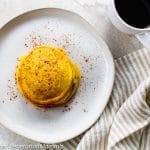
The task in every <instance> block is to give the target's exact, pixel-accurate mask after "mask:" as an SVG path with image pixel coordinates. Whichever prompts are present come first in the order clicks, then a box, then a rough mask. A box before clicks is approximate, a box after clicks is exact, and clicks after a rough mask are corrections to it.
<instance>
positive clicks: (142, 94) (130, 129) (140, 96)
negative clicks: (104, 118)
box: [108, 78, 150, 149]
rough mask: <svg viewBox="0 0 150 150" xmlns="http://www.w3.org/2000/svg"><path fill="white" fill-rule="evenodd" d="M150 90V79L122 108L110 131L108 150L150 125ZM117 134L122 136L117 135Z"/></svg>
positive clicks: (142, 84)
mask: <svg viewBox="0 0 150 150" xmlns="http://www.w3.org/2000/svg"><path fill="white" fill-rule="evenodd" d="M149 90H150V78H149V79H147V80H145V81H144V82H143V83H141V85H140V86H139V87H138V88H137V90H135V92H134V93H133V94H132V95H131V96H130V97H129V98H128V99H127V100H126V101H125V102H124V104H123V105H122V106H121V107H120V109H119V111H118V112H117V114H116V116H115V119H114V122H113V124H112V127H111V129H110V134H109V139H108V149H111V148H112V147H114V146H115V144H116V143H118V142H119V141H121V140H123V139H124V138H126V137H128V136H130V135H131V134H133V133H134V132H136V131H138V130H140V129H142V128H144V127H146V126H147V125H148V124H149V123H150V106H149V105H148V102H149V101H150V99H149V97H148V94H149ZM117 132H119V133H120V134H117V135H116V133H117Z"/></svg>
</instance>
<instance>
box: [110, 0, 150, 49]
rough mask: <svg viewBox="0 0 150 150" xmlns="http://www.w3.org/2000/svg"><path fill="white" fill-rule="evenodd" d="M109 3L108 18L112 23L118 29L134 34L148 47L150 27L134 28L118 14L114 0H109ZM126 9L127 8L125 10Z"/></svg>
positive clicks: (149, 44) (149, 46) (149, 45)
mask: <svg viewBox="0 0 150 150" xmlns="http://www.w3.org/2000/svg"><path fill="white" fill-rule="evenodd" d="M110 1H111V2H110V5H109V11H108V13H109V18H110V20H111V21H112V23H113V25H114V26H115V27H116V28H117V29H119V30H120V31H122V32H124V33H127V34H132V35H135V36H136V37H137V38H138V39H139V41H140V42H141V43H142V44H143V45H144V46H145V47H147V48H150V27H146V28H142V29H141V28H136V27H133V26H131V25H129V24H127V23H126V22H125V21H124V20H123V19H122V18H121V17H120V16H119V14H118V11H117V9H116V6H115V0H110ZM127 11H128V10H127Z"/></svg>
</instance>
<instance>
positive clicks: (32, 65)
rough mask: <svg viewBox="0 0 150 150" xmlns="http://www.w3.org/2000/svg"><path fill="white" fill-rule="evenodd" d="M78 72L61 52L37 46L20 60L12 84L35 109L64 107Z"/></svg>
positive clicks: (74, 86)
mask: <svg viewBox="0 0 150 150" xmlns="http://www.w3.org/2000/svg"><path fill="white" fill-rule="evenodd" d="M79 80H80V71H79V68H78V66H77V65H76V64H74V63H73V62H72V61H71V60H70V59H69V57H68V56H67V54H66V53H65V50H64V49H62V48H54V47H52V46H39V47H36V48H34V49H33V50H32V51H31V52H30V53H28V54H27V55H25V56H23V57H21V59H20V61H19V64H18V67H17V70H16V81H17V86H18V89H19V91H20V92H21V93H22V95H23V96H24V97H25V98H26V99H28V100H29V101H30V102H31V103H33V104H35V105H37V106H39V107H55V106H60V105H62V104H65V103H67V102H68V101H69V99H70V98H71V97H72V96H73V95H74V94H75V92H76V91H77V89H78V85H79Z"/></svg>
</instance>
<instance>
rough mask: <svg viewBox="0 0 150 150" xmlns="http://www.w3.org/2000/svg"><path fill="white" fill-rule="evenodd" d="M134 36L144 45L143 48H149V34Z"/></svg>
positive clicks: (143, 33)
mask: <svg viewBox="0 0 150 150" xmlns="http://www.w3.org/2000/svg"><path fill="white" fill-rule="evenodd" d="M135 36H136V37H137V39H138V40H139V41H140V42H141V43H142V44H143V45H144V47H146V48H150V32H142V33H138V34H136V35H135Z"/></svg>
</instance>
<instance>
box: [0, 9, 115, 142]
mask: <svg viewBox="0 0 150 150" xmlns="http://www.w3.org/2000/svg"><path fill="white" fill-rule="evenodd" d="M44 9H55V10H60V11H65V12H67V13H71V14H73V15H75V16H77V17H78V18H80V20H82V21H83V22H84V23H85V24H86V25H87V26H88V27H89V28H90V29H91V30H92V32H93V33H94V35H95V36H96V39H98V40H99V41H100V42H101V44H102V45H103V47H105V50H104V51H105V55H107V58H108V59H107V67H108V68H107V71H108V70H109V74H110V72H111V76H110V77H109V78H108V80H107V91H106V92H105V94H104V95H103V99H105V100H104V102H103V103H104V104H103V109H102V110H101V111H99V112H98V113H97V115H96V117H95V119H93V120H92V121H90V123H89V125H88V126H87V127H86V128H85V129H84V130H82V131H80V132H79V133H76V134H74V135H72V136H70V137H64V138H63V140H62V139H61V140H57V141H55V142H54V141H52V140H49V139H47V140H45V139H44V140H43V139H41V140H40V139H39V138H35V137H33V136H32V137H31V136H29V135H28V134H26V133H25V132H23V131H22V130H21V129H20V130H19V129H18V128H17V129H16V128H14V127H13V125H10V124H9V123H8V122H7V121H6V120H5V119H4V118H3V117H0V124H1V125H2V126H4V127H5V128H7V129H9V130H11V131H12V132H14V133H16V134H18V135H21V136H23V137H25V138H27V139H30V140H33V141H36V142H40V143H41V142H42V143H47V144H54V143H55V144H56V143H61V142H65V141H68V140H70V139H73V138H75V137H77V136H79V135H81V134H82V133H83V132H85V131H86V130H88V129H89V128H90V127H91V126H92V125H93V124H94V123H95V122H96V121H97V119H98V118H99V117H100V115H101V114H102V112H103V110H104V109H105V107H106V105H107V103H108V101H109V97H110V94H111V92H112V88H113V84H114V78H115V64H114V60H113V56H112V53H111V51H110V50H109V48H108V46H107V44H106V42H105V41H104V40H103V39H102V38H101V36H99V35H98V34H97V33H96V30H95V29H94V27H93V26H92V25H91V24H90V23H89V22H88V21H87V20H86V19H85V18H83V17H82V16H81V15H80V14H78V13H76V12H74V11H70V10H68V9H62V8H58V7H43V8H35V9H32V10H27V11H25V12H23V13H20V14H19V15H16V16H14V17H12V18H11V19H9V20H8V21H7V22H5V23H4V24H3V25H2V26H1V27H0V30H2V29H3V28H4V27H5V26H6V25H7V24H9V23H11V22H12V21H14V20H15V19H17V18H19V17H21V16H24V15H27V14H29V13H32V12H34V11H40V10H44ZM107 74H108V73H107ZM108 84H109V86H108ZM2 118H3V119H2ZM30 135H31V134H30Z"/></svg>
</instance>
